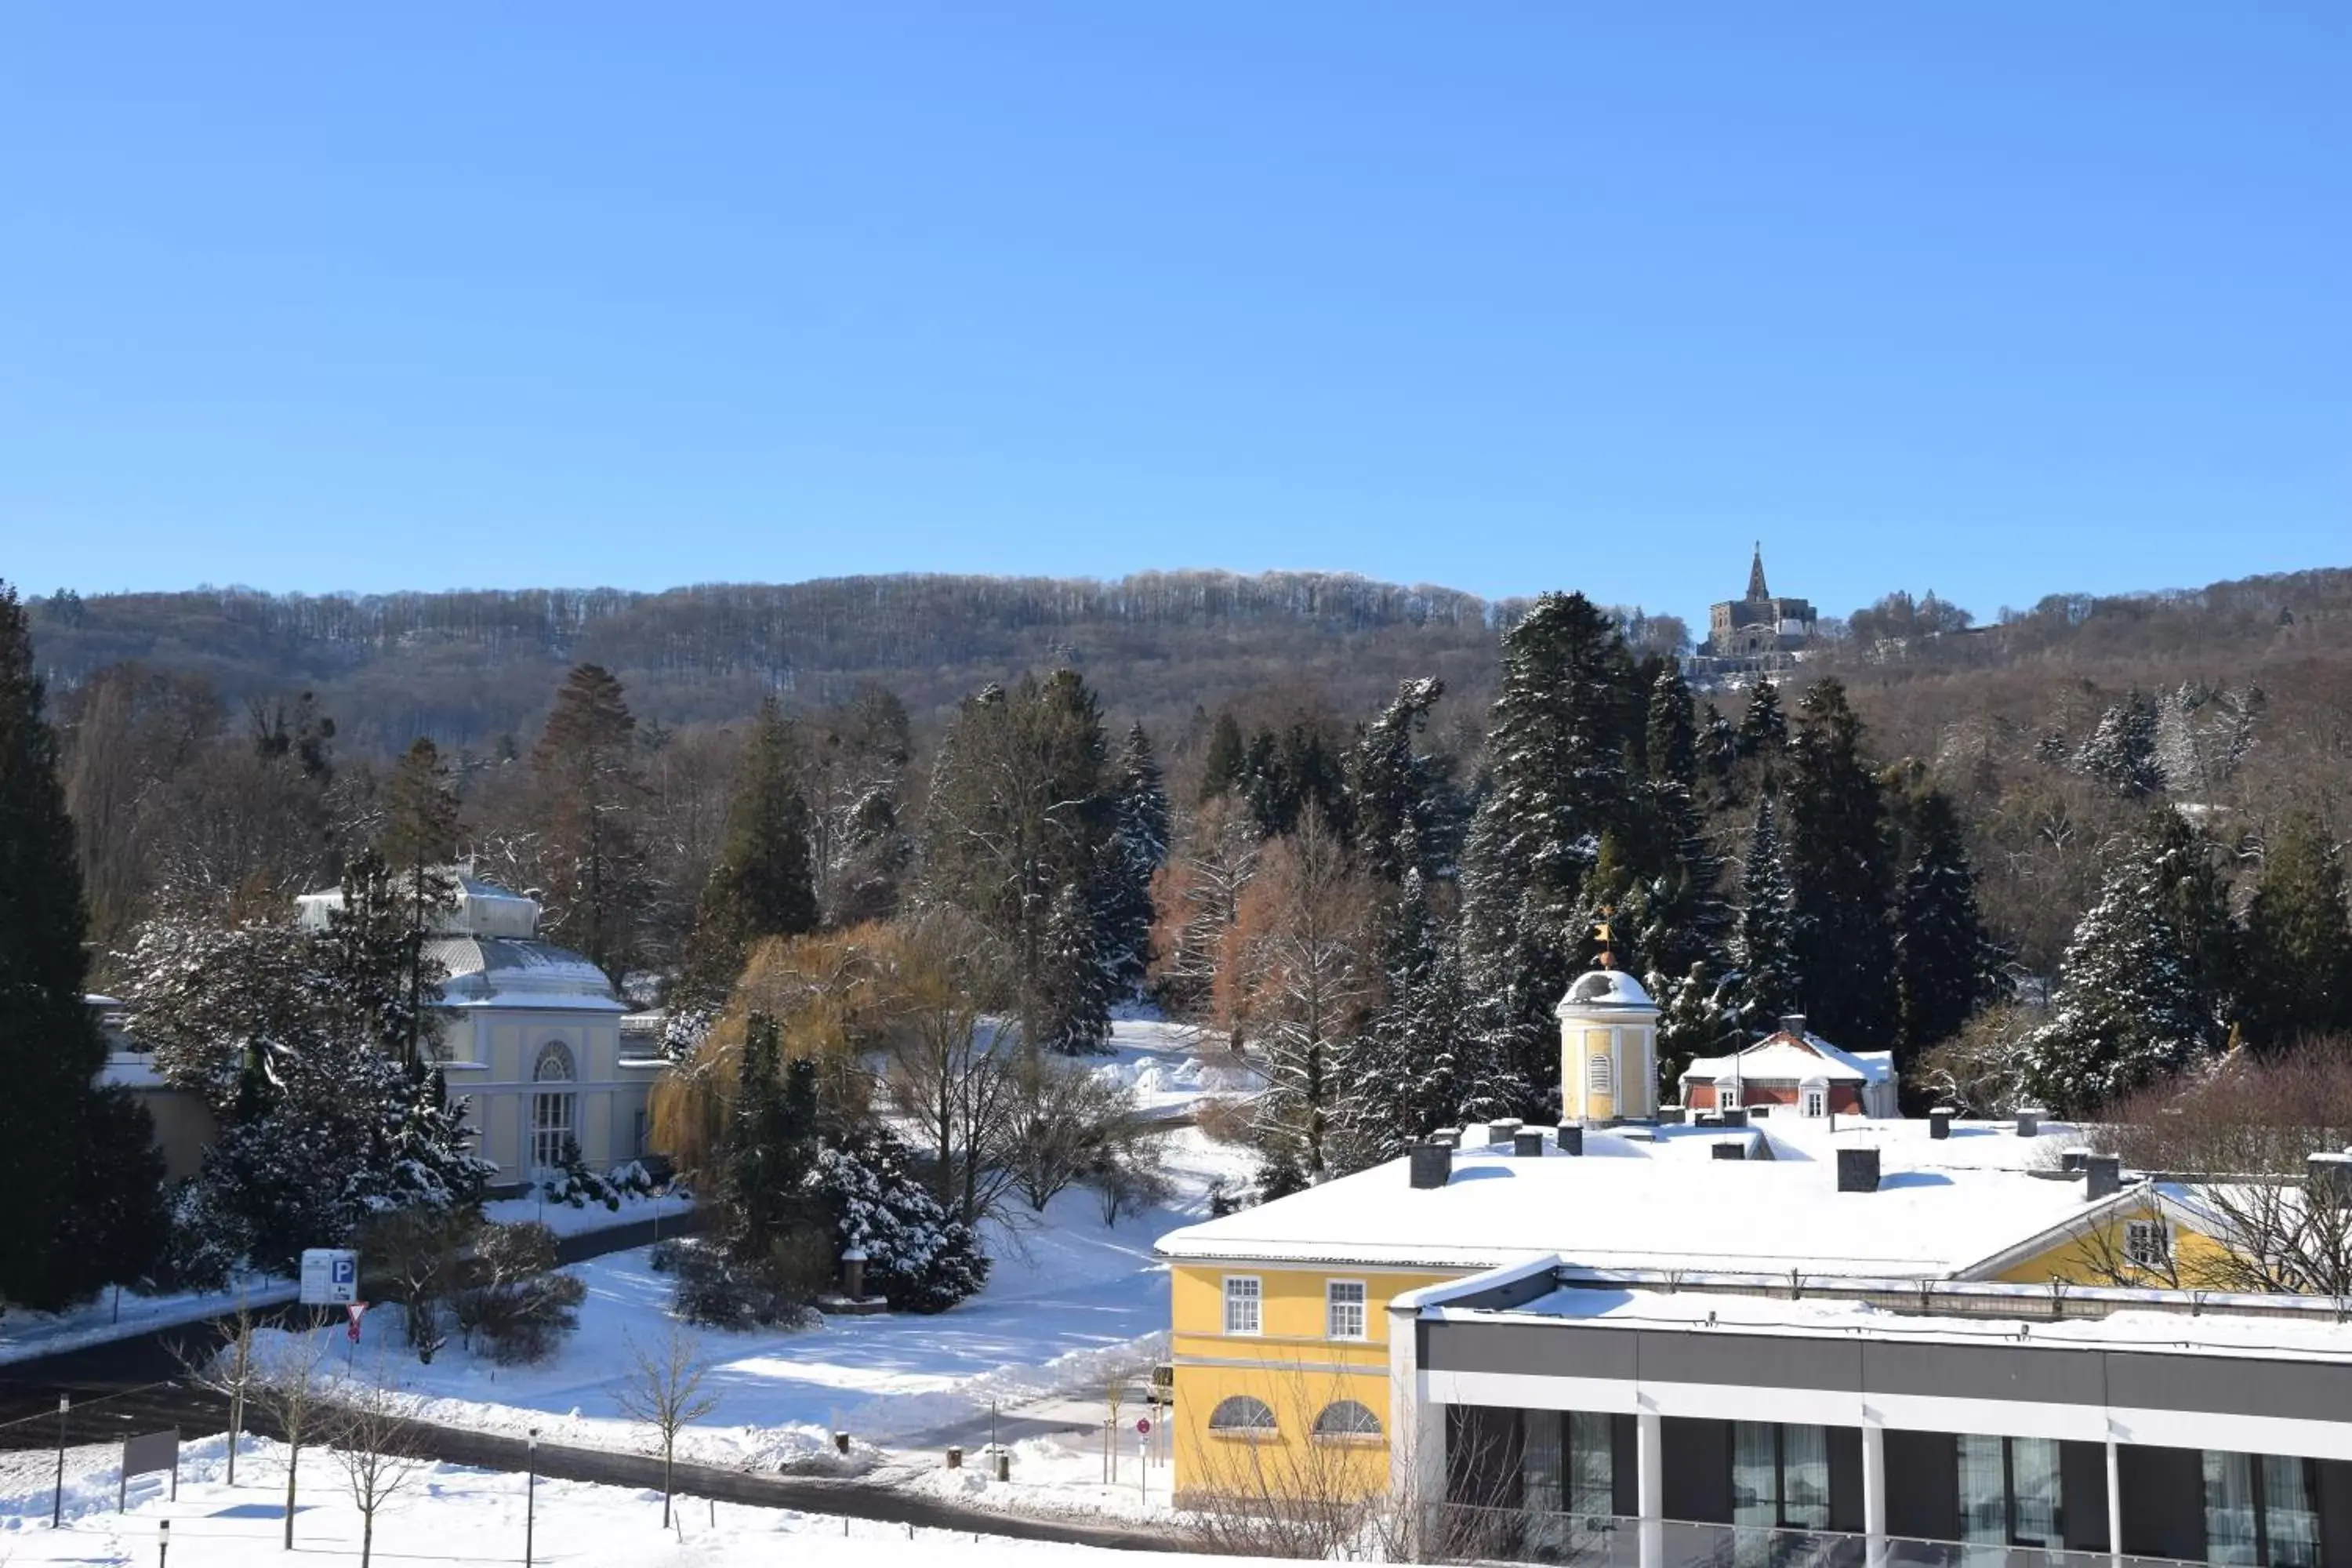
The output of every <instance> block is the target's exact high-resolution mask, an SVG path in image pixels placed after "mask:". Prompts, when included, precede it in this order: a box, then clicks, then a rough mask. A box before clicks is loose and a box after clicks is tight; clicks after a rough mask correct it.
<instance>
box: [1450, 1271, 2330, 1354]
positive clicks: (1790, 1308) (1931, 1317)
mask: <svg viewBox="0 0 2352 1568" xmlns="http://www.w3.org/2000/svg"><path fill="white" fill-rule="evenodd" d="M1424 1314H1425V1315H1426V1316H1429V1317H1433V1318H1438V1319H1449V1320H1456V1321H1461V1320H1475V1321H1496V1320H1511V1319H1525V1320H1548V1321H1560V1320H1573V1321H1583V1322H1601V1323H1609V1324H1612V1325H1615V1326H1619V1327H1626V1328H1642V1327H1650V1328H1660V1329H1688V1330H1694V1331H1711V1332H1715V1333H1726V1334H1736V1333H1742V1332H1748V1333H1757V1332H1762V1333H1775V1334H1790V1335H1794V1336H1801V1337H1826V1338H1852V1337H1854V1336H1857V1335H1859V1336H1866V1337H1869V1338H1873V1339H1901V1340H1904V1341H1906V1342H1919V1343H1948V1344H1982V1343H1985V1342H1989V1341H2008V1342H2011V1343H2015V1342H2024V1343H2027V1344H2059V1345H2082V1346H2097V1347H2099V1348H2102V1349H2108V1350H2129V1349H2143V1350H2169V1351H2182V1352H2194V1353H2197V1354H2200V1355H2202V1354H2220V1355H2247V1356H2269V1357H2281V1358H2290V1359H2294V1360H2297V1361H2309V1360H2312V1359H2314V1358H2315V1357H2325V1358H2327V1359H2331V1360H2339V1361H2347V1362H2352V1324H2347V1323H2340V1322H2337V1321H2335V1319H2334V1317H2333V1315H2332V1314H2329V1313H2326V1312H2319V1311H2314V1312H2312V1313H2310V1314H2308V1315H2306V1316H2304V1317H2299V1318H2280V1317H2232V1316H2230V1315H2229V1314H2227V1313H2222V1312H2205V1313H2201V1314H2197V1315H2191V1314H2189V1313H2186V1312H2163V1311H2154V1310H2138V1311H2135V1310H2124V1311H2118V1312H2112V1313H2110V1314H2108V1315H2107V1316H2106V1317H2104V1318H2067V1319H2063V1320H2062V1321H2056V1322H2053V1321H2049V1320H2048V1319H2046V1318H2025V1317H2019V1318H2014V1319H2005V1318H1982V1317H1975V1316H1970V1317H1966V1318H1960V1317H1953V1316H1946V1315H1937V1314H1929V1313H1920V1312H1897V1311H1890V1310H1887V1309H1885V1308H1883V1307H1874V1306H1871V1305H1869V1304H1867V1303H1865V1302H1860V1301H1830V1300H1811V1301H1807V1300H1796V1301H1787V1300H1766V1299H1762V1298H1759V1297H1753V1296H1724V1295H1718V1294H1715V1293H1712V1292H1708V1291H1699V1290H1690V1291H1671V1292H1670V1291H1664V1290H1638V1289H1611V1288H1601V1289H1591V1288H1585V1287H1569V1288H1564V1289H1558V1290H1554V1291H1552V1292H1551V1293H1550V1294H1549V1295H1548V1296H1541V1297H1538V1298H1537V1299H1536V1300H1532V1301H1529V1302H1527V1303H1526V1304H1525V1305H1523V1306H1518V1307H1512V1308H1507V1309H1504V1310H1493V1309H1486V1308H1478V1307H1454V1306H1444V1305H1438V1306H1432V1307H1429V1308H1427V1309H1425V1310H1424Z"/></svg>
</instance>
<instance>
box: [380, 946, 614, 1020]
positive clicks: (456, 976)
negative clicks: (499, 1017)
mask: <svg viewBox="0 0 2352 1568" xmlns="http://www.w3.org/2000/svg"><path fill="white" fill-rule="evenodd" d="M425 952H426V954H427V955H429V956H431V957H433V958H436V959H439V960H440V961H441V966H442V967H443V968H444V969H445V970H446V971H447V972H448V976H447V978H446V979H445V980H443V981H442V982H441V999H442V1003H443V1005H445V1006H450V1007H543V1008H553V1009H558V1010H586V1011H590V1012H596V1013H620V1012H625V1011H626V1009H625V1008H624V1007H623V1006H622V1005H621V1003H620V1001H619V999H618V998H616V997H615V996H614V994H613V983H612V981H611V980H609V979H607V978H606V977H605V974H604V971H603V970H601V969H599V968H597V967H596V966H595V965H594V964H593V963H589V962H588V960H586V959H585V958H583V957H582V956H580V954H578V953H576V952H572V951H571V950H570V949H569V948H562V947H557V946H556V945H555V944H554V943H552V942H535V941H524V940H520V939H517V938H512V937H495V936H445V937H436V938H435V939H433V940H432V941H430V942H426V943H425Z"/></svg>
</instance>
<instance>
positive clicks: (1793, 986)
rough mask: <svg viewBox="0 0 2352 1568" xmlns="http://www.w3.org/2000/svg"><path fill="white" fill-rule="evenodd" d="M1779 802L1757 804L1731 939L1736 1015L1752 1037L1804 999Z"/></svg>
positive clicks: (1772, 798) (1767, 800) (1773, 798)
mask: <svg viewBox="0 0 2352 1568" xmlns="http://www.w3.org/2000/svg"><path fill="white" fill-rule="evenodd" d="M1778 798H1779V797H1777V796H1775V795H1769V794H1767V795H1765V796H1764V797H1763V798H1762V799H1760V800H1759V801H1758V802H1757V803H1756V826H1755V827H1754V828H1753V829H1752V830H1751V831H1750V832H1749V834H1748V858H1747V861H1746V862H1745V864H1744V866H1743V868H1742V870H1741V875H1740V889H1739V923H1738V928H1737V930H1736V931H1735V933H1734V936H1733V939H1732V958H1733V961H1734V963H1736V964H1737V968H1736V970H1735V971H1734V973H1733V975H1732V977H1731V981H1732V984H1731V994H1732V998H1733V1000H1732V1012H1733V1016H1734V1017H1735V1019H1736V1020H1737V1022H1738V1026H1739V1027H1740V1028H1742V1029H1745V1030H1747V1031H1748V1032H1750V1033H1755V1032H1758V1031H1761V1030H1768V1029H1770V1028H1772V1027H1773V1026H1775V1025H1776V1024H1777V1023H1778V1021H1779V1020H1780V1018H1781V1017H1782V1016H1785V1015H1787V1014H1790V1013H1794V1012H1796V1011H1798V1010H1799V1007H1800V1005H1801V999H1802V996H1803V994H1804V992H1803V980H1802V972H1801V970H1800V968H1799V967H1798V957H1797V943H1796V919H1797V917H1796V892H1795V889H1794V888H1793V887H1792V886H1791V885H1790V879H1789V867H1788V862H1787V860H1786V858H1784V857H1783V855H1782V852H1781V848H1780V820H1779V817H1780V813H1779V806H1778Z"/></svg>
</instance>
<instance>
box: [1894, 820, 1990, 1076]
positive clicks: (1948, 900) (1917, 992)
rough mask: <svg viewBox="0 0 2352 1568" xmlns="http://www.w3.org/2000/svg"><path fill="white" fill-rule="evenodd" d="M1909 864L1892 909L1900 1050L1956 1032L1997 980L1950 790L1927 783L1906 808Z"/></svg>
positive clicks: (1920, 1046)
mask: <svg viewBox="0 0 2352 1568" xmlns="http://www.w3.org/2000/svg"><path fill="white" fill-rule="evenodd" d="M1905 816H1906V835H1905V836H1906V838H1907V839H1908V840H1909V845H1908V848H1909V858H1910V864H1909V866H1908V867H1907V868H1906V870H1905V871H1904V873H1903V887H1902V890H1901V892H1900V894H1899V895H1898V896H1897V899H1896V903H1895V973H1896V978H1897V981H1898V983H1899V985H1900V994H1901V1005H1902V1016H1903V1035H1902V1044H1903V1048H1904V1050H1905V1051H1906V1053H1907V1052H1916V1051H1921V1050H1925V1049H1926V1048H1927V1047H1929V1046H1932V1045H1935V1044H1937V1042H1938V1041H1942V1040H1948V1039H1949V1038H1951V1037H1953V1036H1954V1035H1956V1034H1958V1033H1959V1030H1960V1026H1961V1025H1962V1024H1965V1023H1967V1022H1968V1019H1969V1014H1971V1013H1973V1012H1975V1011H1976V1010H1977V1008H1978V1006H1979V1005H1980V1004H1982V1003H1983V1002H1985V1001H1987V1000H1988V999H1989V998H1990V997H1991V996H1992V995H1993V994H1994V993H1995V990H1996V988H1997V987H1998V985H1999V983H2000V971H1999V964H2000V953H1999V952H1998V951H1996V950H1995V949H1994V947H1993V945H1992V942H1991V941H1990V939H1989V938H1988V937H1987V936H1986V934H1985V928H1984V920H1983V917H1982V916H1981V915H1980V914H1979V912H1978V909H1977V879H1976V868H1974V867H1973V866H1971V865H1969V853H1968V845H1967V842H1966V840H1965V838H1964V837H1963V836H1962V834H1961V831H1960V819H1959V816H1958V814H1957V813H1956V812H1954V811H1953V809H1952V803H1951V800H1950V799H1949V797H1948V796H1947V795H1945V794H1944V793H1943V792H1942V791H1941V790H1933V789H1931V790H1928V791H1927V792H1926V793H1925V794H1923V795H1920V796H1919V797H1918V798H1917V799H1916V800H1915V801H1913V802H1911V803H1910V805H1909V806H1908V807H1907V809H1906V812H1905Z"/></svg>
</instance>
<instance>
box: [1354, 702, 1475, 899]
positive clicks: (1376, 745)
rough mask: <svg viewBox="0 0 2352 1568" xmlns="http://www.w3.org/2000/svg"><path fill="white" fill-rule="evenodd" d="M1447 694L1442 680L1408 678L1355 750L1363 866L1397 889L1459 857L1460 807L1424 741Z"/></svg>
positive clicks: (1358, 853)
mask: <svg viewBox="0 0 2352 1568" xmlns="http://www.w3.org/2000/svg"><path fill="white" fill-rule="evenodd" d="M1444 692H1445V683H1444V681H1441V680H1436V679H1421V680H1408V681H1406V682H1404V683H1403V684H1402V685H1401V686H1400V687H1398V688H1397V694H1396V699H1395V700H1394V701H1392V702H1391V703H1390V704H1389V705H1388V706H1387V707H1386V708H1384V709H1382V710H1381V713H1380V716H1379V717H1378V718H1376V719H1374V720H1373V721H1371V722H1370V724H1368V725H1366V726H1365V727H1364V732H1363V734H1362V735H1361V736H1360V738H1359V739H1358V740H1357V742H1356V744H1355V745H1354V746H1353V747H1352V748H1351V749H1350V750H1349V753H1348V798H1349V808H1350V809H1349V815H1350V817H1351V819H1352V821H1353V823H1354V828H1355V845H1356V858H1357V863H1358V864H1359V865H1360V866H1361V867H1362V868H1363V870H1364V872H1365V873H1366V874H1367V875H1368V876H1370V877H1374V878H1377V879H1379V880H1381V882H1383V883H1387V884H1389V885H1391V886H1395V885H1397V884H1400V883H1402V881H1403V880H1404V879H1405V877H1406V875H1407V873H1409V872H1412V871H1416V870H1417V871H1419V872H1421V873H1422V874H1423V876H1424V877H1427V876H1433V875H1435V874H1437V872H1438V870H1439V868H1442V867H1444V866H1447V865H1449V864H1450V863H1451V861H1452V858H1453V854H1452V849H1453V844H1452V840H1453V837H1454V801H1453V793H1452V791H1451V789H1450V788H1449V781H1448V780H1447V777H1446V768H1445V765H1444V763H1442V762H1441V761H1440V759H1438V758H1436V757H1433V756H1432V755H1430V754H1429V753H1427V752H1424V751H1423V750H1422V749H1421V744H1420V739H1421V732H1422V730H1423V727H1424V726H1425V725H1426V724H1427V723H1428V721H1429V710H1430V709H1431V708H1432V707H1433V705H1435V703H1436V701H1437V700H1438V699H1439V698H1440V697H1442V696H1444Z"/></svg>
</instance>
